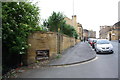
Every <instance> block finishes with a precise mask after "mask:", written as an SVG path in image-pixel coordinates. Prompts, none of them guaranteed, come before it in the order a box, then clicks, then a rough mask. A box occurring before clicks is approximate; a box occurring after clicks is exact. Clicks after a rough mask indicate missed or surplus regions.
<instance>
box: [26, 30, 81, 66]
mask: <svg viewBox="0 0 120 80" xmlns="http://www.w3.org/2000/svg"><path fill="white" fill-rule="evenodd" d="M78 42H80V40H76V39H75V38H71V37H68V36H66V35H61V34H58V33H55V32H46V33H45V32H44V33H43V32H34V33H33V34H31V35H30V36H29V37H28V44H29V45H31V46H30V47H29V48H28V51H27V53H28V54H27V55H26V58H24V59H26V60H24V62H25V64H31V63H34V62H35V61H36V59H35V57H36V50H49V58H50V59H51V58H55V56H57V53H59V52H60V53H62V52H63V51H64V50H66V49H67V48H69V47H71V46H73V45H75V44H76V43H78Z"/></svg>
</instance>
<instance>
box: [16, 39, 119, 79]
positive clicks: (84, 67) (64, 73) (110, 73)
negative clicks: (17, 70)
mask: <svg viewBox="0 0 120 80" xmlns="http://www.w3.org/2000/svg"><path fill="white" fill-rule="evenodd" d="M111 43H112V44H113V47H114V53H113V54H96V58H94V59H93V60H90V61H87V62H83V63H78V64H73V65H66V66H53V67H44V68H38V69H33V70H29V71H26V72H24V73H22V74H21V75H19V76H18V78H118V42H116V41H112V42H111ZM86 44H88V43H87V42H85V43H83V44H82V45H83V46H84V45H86ZM80 45H81V44H78V45H76V46H77V47H79V46H80ZM76 46H74V47H76ZM87 46H89V47H86V48H89V49H91V50H92V48H91V47H90V45H87ZM70 49H71V48H70ZM78 49H79V48H78ZM81 50H83V51H86V53H89V52H88V50H87V49H85V47H83V49H81ZM92 51H93V50H92ZM93 52H94V51H93ZM71 58H72V57H71ZM64 61H65V60H64Z"/></svg>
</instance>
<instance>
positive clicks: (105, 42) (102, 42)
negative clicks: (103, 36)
mask: <svg viewBox="0 0 120 80" xmlns="http://www.w3.org/2000/svg"><path fill="white" fill-rule="evenodd" d="M97 44H110V42H109V41H108V40H98V41H97Z"/></svg>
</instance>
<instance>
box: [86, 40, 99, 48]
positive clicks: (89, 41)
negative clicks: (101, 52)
mask: <svg viewBox="0 0 120 80" xmlns="http://www.w3.org/2000/svg"><path fill="white" fill-rule="evenodd" d="M96 41H97V39H95V38H90V39H88V43H89V44H90V45H91V46H92V47H93V46H94V44H95V43H96Z"/></svg>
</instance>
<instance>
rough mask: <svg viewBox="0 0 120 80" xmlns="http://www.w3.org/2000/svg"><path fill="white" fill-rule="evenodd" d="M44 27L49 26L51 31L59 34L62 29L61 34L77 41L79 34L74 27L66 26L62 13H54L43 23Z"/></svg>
mask: <svg viewBox="0 0 120 80" xmlns="http://www.w3.org/2000/svg"><path fill="white" fill-rule="evenodd" d="M43 25H44V26H45V27H46V26H48V28H49V30H50V31H53V32H58V29H60V31H59V32H60V33H62V34H66V35H68V36H70V37H75V38H76V39H77V37H78V34H77V32H76V30H75V29H74V27H73V26H71V25H68V24H66V21H65V20H64V15H63V14H62V13H60V12H58V13H56V12H53V13H52V15H51V16H50V17H49V18H48V20H45V21H44V22H43Z"/></svg>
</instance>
